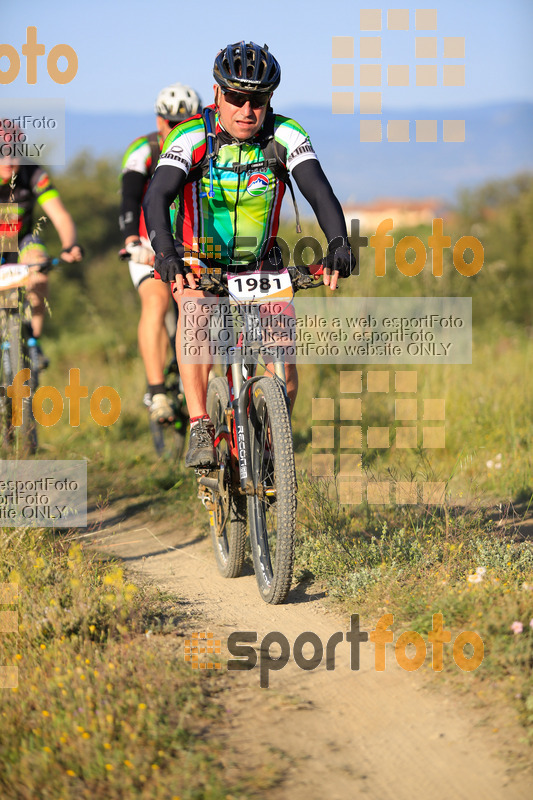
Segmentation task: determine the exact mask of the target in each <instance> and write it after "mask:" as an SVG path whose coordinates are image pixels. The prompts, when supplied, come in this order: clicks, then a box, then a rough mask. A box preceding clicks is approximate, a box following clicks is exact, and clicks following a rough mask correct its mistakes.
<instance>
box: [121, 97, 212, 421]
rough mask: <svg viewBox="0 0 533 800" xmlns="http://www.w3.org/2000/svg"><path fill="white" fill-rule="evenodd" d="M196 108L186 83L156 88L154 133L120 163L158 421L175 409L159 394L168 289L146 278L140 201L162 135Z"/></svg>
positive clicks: (149, 259)
mask: <svg viewBox="0 0 533 800" xmlns="http://www.w3.org/2000/svg"><path fill="white" fill-rule="evenodd" d="M201 107H202V104H201V100H200V98H199V96H198V95H197V94H196V92H195V91H194V89H191V88H190V87H189V86H184V85H182V84H181V83H174V84H172V86H167V87H165V88H164V89H162V90H161V91H160V92H159V94H158V96H157V100H156V104H155V112H156V115H157V116H156V124H157V131H154V132H152V133H149V134H147V135H146V136H140V137H139V138H138V139H135V141H134V142H132V143H131V144H130V146H129V147H128V149H127V150H126V153H125V155H124V158H123V161H122V205H121V214H120V230H121V231H122V234H123V236H124V246H125V249H126V250H127V251H128V253H129V255H130V261H129V267H130V275H131V279H132V281H133V285H134V286H135V288H136V289H137V290H138V292H139V297H140V298H141V317H140V320H139V327H138V341H139V351H140V353H141V357H142V359H143V362H144V369H145V372H146V378H147V382H148V395H149V397H148V398H147V400H148V402H149V403H150V406H149V407H150V414H151V416H152V419H153V420H154V421H159V422H171V421H172V420H173V419H174V413H175V412H174V410H173V408H172V406H171V404H170V402H169V399H168V397H167V395H166V394H165V382H164V374H163V370H164V368H165V361H166V357H167V350H168V334H167V330H166V328H165V314H166V312H167V309H168V306H169V299H170V290H169V287H168V286H167V285H165V284H164V283H162V282H161V281H156V280H154V279H153V278H151V277H150V274H151V269H152V265H153V263H154V255H155V254H154V251H153V250H152V248H151V246H150V242H149V240H148V237H147V235H146V227H145V224H144V217H143V214H142V209H141V203H142V199H143V196H144V193H145V191H146V188H147V186H148V184H149V182H150V179H151V177H152V175H153V174H154V172H155V168H156V166H157V159H158V158H159V154H160V152H161V148H162V146H163V142H164V141H165V139H166V137H167V136H168V134H169V133H170V131H171V130H172V128H174V126H175V125H177V124H178V122H180V121H182V120H184V119H187V118H188V117H191V116H192V115H193V114H196V113H197V112H198V111H200V110H201Z"/></svg>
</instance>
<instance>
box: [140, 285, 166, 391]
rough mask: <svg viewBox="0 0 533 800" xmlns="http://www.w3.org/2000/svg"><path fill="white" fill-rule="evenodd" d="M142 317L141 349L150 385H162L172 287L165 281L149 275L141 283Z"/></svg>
mask: <svg viewBox="0 0 533 800" xmlns="http://www.w3.org/2000/svg"><path fill="white" fill-rule="evenodd" d="M139 297H140V298H141V317H140V320H139V327H138V341H139V351H140V353H141V358H142V360H143V363H144V369H145V371H146V378H147V380H148V383H149V385H150V386H157V385H158V384H163V383H164V381H165V377H164V369H165V361H166V356H167V351H168V333H167V329H166V327H165V314H166V312H167V308H168V301H169V298H170V293H169V287H168V285H167V284H166V283H163V282H162V281H156V280H154V279H153V278H147V279H146V280H144V281H143V282H142V283H141V284H140V285H139Z"/></svg>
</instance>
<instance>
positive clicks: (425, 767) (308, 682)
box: [88, 505, 533, 800]
mask: <svg viewBox="0 0 533 800" xmlns="http://www.w3.org/2000/svg"><path fill="white" fill-rule="evenodd" d="M92 523H93V524H94V523H97V529H96V530H95V532H94V533H93V534H92V535H91V536H90V537H88V540H91V541H92V544H93V545H94V546H96V547H98V548H99V549H103V550H104V551H105V552H108V553H113V554H114V555H115V556H118V557H120V558H122V559H124V562H125V565H126V566H127V567H128V568H131V569H133V570H135V571H138V572H142V575H143V576H144V577H145V578H148V579H150V580H152V581H154V582H156V583H157V585H158V586H160V587H161V588H165V589H168V590H170V591H172V592H173V593H175V594H176V595H178V596H179V597H180V598H182V599H183V600H184V601H186V603H187V604H188V607H189V608H191V609H194V614H193V616H192V617H191V631H190V632H192V631H193V630H198V629H200V628H205V629H207V630H209V631H212V632H213V633H214V635H215V637H217V638H219V639H220V640H221V642H222V656H223V658H224V657H225V658H228V657H229V654H228V652H227V650H226V648H225V644H226V642H227V638H228V636H229V634H230V633H232V632H233V631H256V632H257V642H258V643H257V644H256V651H257V653H258V655H260V651H259V646H260V642H261V640H262V639H263V637H264V636H265V635H266V634H267V633H269V632H271V631H280V632H281V633H283V635H284V636H285V637H286V638H287V640H288V642H289V643H290V645H291V648H292V645H293V643H294V641H295V639H296V637H297V636H298V635H299V634H301V633H303V632H305V631H313V632H314V633H315V634H317V635H318V636H319V637H320V640H321V642H322V643H323V645H324V647H325V644H326V642H327V641H328V639H329V638H330V637H331V636H332V634H334V633H336V632H344V633H345V632H346V631H347V630H348V628H349V620H348V619H345V618H342V617H341V616H337V615H336V614H334V613H332V612H331V610H329V609H328V607H327V604H326V603H325V602H324V600H323V598H322V597H321V596H319V595H312V594H308V593H306V592H305V590H297V591H293V592H292V593H291V595H290V597H289V603H288V604H287V605H284V606H268V605H266V604H265V603H263V602H262V600H261V599H260V597H259V594H258V591H257V587H256V583H255V577H254V575H253V574H252V573H251V571H248V573H249V574H246V575H245V576H244V577H241V578H239V579H237V580H232V581H229V580H224V579H223V578H221V577H220V576H219V575H218V572H217V569H216V566H215V560H214V556H213V555H212V553H211V549H210V542H209V540H208V539H206V538H203V535H202V534H199V533H198V531H194V530H189V531H184V530H179V520H177V521H175V523H174V524H173V525H172V526H171V525H170V524H169V523H168V522H165V523H161V522H159V523H153V522H150V521H149V520H148V519H147V517H146V516H144V517H143V515H142V514H137V515H133V516H130V515H129V514H128V513H127V509H126V508H123V509H122V510H121V508H120V506H117V505H115V506H112V507H110V508H109V509H107V510H106V511H104V512H103V513H101V514H100V515H99V517H98V519H97V518H96V516H95V515H93V517H92ZM372 627H373V625H372V624H371V621H366V620H361V628H362V629H363V630H369V629H371V628H372ZM306 652H307V650H306V649H304V654H305V653H306ZM277 653H279V650H278V651H277ZM277 653H273V654H276V655H277ZM360 653H361V661H360V668H359V670H357V671H354V670H351V669H350V648H349V645H348V644H347V643H346V641H343V642H341V643H340V644H339V645H338V646H337V649H336V656H337V657H336V664H335V670H334V671H328V670H326V669H325V659H324V660H323V661H322V663H321V664H320V666H318V667H317V668H316V669H314V670H313V671H303V670H302V669H300V668H298V666H297V665H296V664H295V663H294V661H292V658H291V660H290V661H289V663H288V664H287V666H286V667H284V669H283V670H280V671H272V672H271V673H270V687H269V688H268V689H261V688H259V669H257V668H256V669H253V670H250V671H247V672H230V673H228V682H229V690H228V691H227V692H226V694H225V695H224V702H225V705H226V707H227V711H228V713H227V720H228V721H227V724H226V725H225V726H223V729H222V730H219V731H217V732H216V735H217V737H219V736H222V737H224V738H226V739H227V741H228V743H230V744H231V747H232V749H233V751H234V753H235V754H236V756H235V758H234V762H233V763H229V762H228V765H227V768H228V769H231V770H233V771H238V770H239V768H240V767H241V766H246V768H247V769H250V768H252V767H253V765H254V763H265V762H269V761H271V762H272V764H273V765H274V764H276V765H277V766H278V767H279V764H282V767H283V770H284V780H283V782H282V784H281V786H278V787H277V788H276V789H265V792H264V795H261V796H264V797H265V798H266V797H268V799H269V800H285V798H287V800H288V798H290V800H345V798H354V797H359V796H365V797H368V798H371V799H372V800H389V798H390V800H393V799H394V800H411V799H412V798H413V797H431V798H432V800H450V798H457V799H458V800H461V799H462V798H465V800H466V798H468V800H471V798H478V797H484V798H488V799H489V800H500V798H502V800H522V799H523V800H526V798H527V799H528V800H529V798H531V797H532V796H533V781H532V778H531V773H530V772H527V771H524V770H521V769H516V768H515V767H513V766H512V764H515V766H516V762H515V761H512V762H510V761H509V760H508V759H507V760H506V756H509V754H512V753H513V751H514V749H515V745H516V737H517V735H519V733H517V730H516V729H513V728H512V727H503V728H502V727H500V729H499V731H498V733H495V732H494V731H493V727H492V726H493V724H494V723H493V722H489V724H486V722H487V720H486V712H485V716H483V713H482V712H480V711H476V710H474V709H473V708H471V707H470V706H471V704H470V703H469V702H464V701H463V700H462V699H461V697H458V696H457V694H454V695H451V694H450V693H449V692H448V691H446V690H440V689H439V690H436V689H435V688H433V686H432V685H431V684H430V682H429V681H428V680H427V679H426V678H425V677H424V676H423V675H420V674H419V673H415V672H410V673H409V672H406V671H404V670H402V669H400V668H399V667H398V666H397V664H396V662H395V659H394V652H393V651H392V649H391V651H390V652H388V653H387V668H386V670H385V671H384V672H376V671H375V669H374V646H373V645H372V644H370V643H367V644H362V645H361V649H360ZM445 658H446V656H445ZM428 659H429V654H428ZM450 660H451V655H449V656H448V669H457V668H456V667H455V665H454V664H453V662H452V663H451V664H450ZM445 668H446V661H445ZM482 722H484V723H485V724H481V723H482Z"/></svg>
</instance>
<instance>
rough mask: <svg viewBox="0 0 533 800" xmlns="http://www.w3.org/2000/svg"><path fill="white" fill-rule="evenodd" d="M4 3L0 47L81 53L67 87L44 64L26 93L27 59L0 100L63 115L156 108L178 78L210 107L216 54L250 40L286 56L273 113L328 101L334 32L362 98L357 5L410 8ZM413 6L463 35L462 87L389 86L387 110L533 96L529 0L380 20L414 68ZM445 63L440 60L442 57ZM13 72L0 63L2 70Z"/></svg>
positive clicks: (56, 0) (459, 0)
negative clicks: (46, 106) (32, 44)
mask: <svg viewBox="0 0 533 800" xmlns="http://www.w3.org/2000/svg"><path fill="white" fill-rule="evenodd" d="M2 6H3V7H2V11H1V20H2V25H1V29H0V43H7V44H10V45H13V46H14V47H15V48H16V49H17V51H19V53H20V50H21V45H22V44H23V42H24V41H25V39H26V27H27V26H28V25H34V26H36V27H37V32H38V40H39V42H42V43H43V44H44V45H45V47H46V51H47V52H48V51H49V50H50V49H51V48H52V47H53V46H54V45H55V44H58V43H66V44H69V45H70V46H71V47H73V48H74V49H75V50H76V52H77V54H78V58H79V71H78V74H77V76H76V78H74V80H73V81H72V82H71V83H69V84H66V85H63V86H58V85H56V84H55V83H54V82H53V81H52V80H51V78H50V77H49V76H48V74H47V71H46V63H45V58H44V57H42V58H40V59H39V69H38V79H37V84H36V85H35V86H29V85H28V84H27V83H26V76H25V60H24V59H22V67H21V70H20V73H19V76H18V78H17V79H16V80H15V81H14V82H13V83H11V84H9V85H5V86H2V87H1V88H0V95H1V96H4V97H19V98H30V97H64V98H65V100H66V104H67V108H69V109H70V110H76V111H111V110H112V111H135V112H143V111H146V110H148V109H151V108H152V107H153V103H154V98H155V96H156V95H157V92H158V91H159V89H160V88H161V87H162V86H164V85H166V84H168V83H173V82H175V81H181V82H182V83H189V84H190V85H192V86H194V87H196V88H197V89H198V91H199V92H200V93H201V94H202V97H203V99H204V101H206V102H207V101H210V100H211V97H212V88H211V87H212V78H211V69H212V64H213V60H214V56H215V55H216V52H217V51H218V50H219V49H220V48H221V47H223V46H224V45H226V44H227V43H228V42H234V41H237V40H240V39H242V38H245V39H246V40H250V39H252V40H254V41H256V42H259V43H261V44H262V43H263V42H267V43H268V45H269V47H270V49H271V50H272V52H273V53H274V55H275V56H276V57H277V59H278V60H279V61H280V63H281V65H282V74H283V78H282V84H281V86H280V88H279V89H278V91H277V93H276V108H277V109H279V110H282V111H285V112H286V111H289V110H290V108H291V106H294V105H302V104H306V105H328V106H329V105H330V103H331V91H332V87H331V65H332V57H331V38H332V36H354V37H355V42H356V50H355V61H354V63H355V66H356V86H355V87H354V88H355V91H356V93H357V92H358V90H359V87H358V85H357V83H358V64H359V58H358V56H359V52H358V37H359V35H360V30H359V10H360V8H376V7H381V8H383V10H384V12H385V11H386V9H388V8H398V7H401V8H405V7H406V4H405V3H391V4H389V5H382V6H378V4H377V3H373V2H372V0H363V2H354V1H353V0H308V1H307V2H301V1H300V0H298V2H297V0H267V2H266V3H257V4H255V5H252V4H251V3H246V4H240V5H239V4H236V3H227V4H226V5H224V4H223V3H220V2H213V0H197V1H196V2H194V0H188V2H184V1H183V0H159V2H154V3H153V4H152V5H151V6H149V5H148V3H146V2H139V0H130V2H115V1H114V0H106V2H104V1H103V0H92V1H91V2H73V0H45V1H44V2H43V0H24V3H20V2H13V0H3V2H2ZM417 7H422V8H436V9H437V14H438V29H437V31H436V32H430V31H427V32H424V34H423V35H427V36H435V35H436V36H437V37H438V38H439V40H440V38H441V37H442V36H464V37H465V39H466V57H465V61H464V63H465V67H466V86H465V87H454V88H451V87H443V86H441V87H436V88H431V89H424V88H420V87H416V86H414V85H411V86H410V87H408V88H402V89H400V88H395V89H392V88H390V89H389V88H384V90H383V104H384V106H387V107H391V108H392V107H395V106H396V107H405V106H407V107H413V106H427V107H445V106H465V105H469V106H471V105H473V104H482V103H488V102H497V101H506V100H509V101H511V100H513V101H514V100H530V101H531V100H533V81H532V80H531V77H532V74H533V55H532V52H533V48H532V46H531V41H532V35H533V1H532V0H445V1H444V2H443V0H436V1H435V0H433V1H431V0H430V2H427V3H416V4H412V5H409V6H408V8H409V12H410V30H409V31H408V32H394V33H393V32H391V31H387V30H386V28H385V24H386V23H385V13H384V14H383V19H384V23H385V24H384V29H383V30H382V32H381V35H382V37H383V60H382V63H383V64H386V63H391V64H410V65H414V63H415V59H414V52H413V51H414V36H415V32H414V11H415V9H416V8H417ZM239 8H241V9H242V10H241V12H240V13H239V12H238V11H237V9H239ZM239 18H240V21H235V20H239ZM363 35H365V34H363ZM366 35H378V34H377V33H372V34H366ZM419 35H422V33H420V34H419ZM439 44H440V43H439ZM439 53H442V50H441V49H439ZM438 63H439V64H440V65H442V63H443V61H442V58H439V59H438ZM7 66H8V62H7V59H6V58H3V59H2V60H1V61H0V67H1V68H2V69H7ZM413 83H414V82H413ZM356 96H357V94H356ZM0 102H1V101H0Z"/></svg>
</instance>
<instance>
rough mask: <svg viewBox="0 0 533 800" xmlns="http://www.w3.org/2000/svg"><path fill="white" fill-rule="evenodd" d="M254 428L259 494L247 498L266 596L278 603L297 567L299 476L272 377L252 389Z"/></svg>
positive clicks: (278, 391) (260, 580)
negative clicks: (297, 481) (295, 540)
mask: <svg viewBox="0 0 533 800" xmlns="http://www.w3.org/2000/svg"><path fill="white" fill-rule="evenodd" d="M249 427H250V450H251V454H250V456H251V469H252V476H253V481H254V487H255V490H256V493H255V494H254V495H252V496H250V497H249V498H248V517H249V520H250V540H251V545H252V557H253V561H254V568H255V574H256V578H257V584H258V586H259V592H260V594H261V597H262V598H263V600H265V602H267V603H272V604H279V603H283V602H284V601H285V600H286V598H287V595H288V593H289V589H290V586H291V580H292V571H293V565H294V537H295V528H296V474H295V469H294V451H293V443H292V431H291V424H290V420H289V413H288V411H287V404H286V402H285V397H284V394H283V391H282V389H281V388H280V386H279V384H277V383H276V381H275V380H274V379H273V378H262V379H261V380H260V381H257V383H255V384H254V385H253V389H252V392H251V397H250V407H249Z"/></svg>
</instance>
